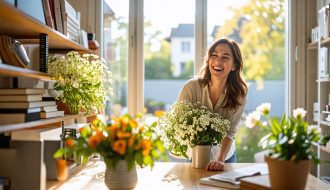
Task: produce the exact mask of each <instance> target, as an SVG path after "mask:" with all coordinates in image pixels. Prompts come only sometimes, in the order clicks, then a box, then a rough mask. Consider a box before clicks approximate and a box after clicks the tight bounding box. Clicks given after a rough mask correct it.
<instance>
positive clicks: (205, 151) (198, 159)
mask: <svg viewBox="0 0 330 190" xmlns="http://www.w3.org/2000/svg"><path fill="white" fill-rule="evenodd" d="M210 154H211V145H205V146H204V145H197V146H195V147H193V148H192V164H193V167H194V168H205V167H206V165H207V164H208V163H209V162H210Z"/></svg>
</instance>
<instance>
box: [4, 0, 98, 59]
mask: <svg viewBox="0 0 330 190" xmlns="http://www.w3.org/2000/svg"><path fill="white" fill-rule="evenodd" d="M0 23H1V24H0V35H7V36H10V37H14V38H36V37H38V36H39V34H40V33H46V34H48V40H49V49H52V50H56V49H61V50H67V51H70V50H75V51H78V52H85V53H95V52H94V51H92V50H90V49H86V48H84V47H83V46H82V45H80V44H78V43H76V42H74V41H72V40H70V39H68V38H67V37H66V36H65V35H63V34H62V33H60V32H58V31H56V30H55V29H53V28H50V27H48V26H46V25H44V24H42V23H40V22H39V21H37V20H36V19H34V18H32V17H31V16H30V15H28V14H25V13H23V12H22V11H20V10H18V9H17V8H15V7H14V6H12V5H10V4H8V3H6V2H5V1H0Z"/></svg>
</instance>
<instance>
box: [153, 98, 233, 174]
mask: <svg viewBox="0 0 330 190" xmlns="http://www.w3.org/2000/svg"><path fill="white" fill-rule="evenodd" d="M229 124H230V122H229V121H228V120H227V119H223V118H222V117H221V116H220V115H219V114H217V113H212V112H210V111H209V110H208V109H207V107H205V106H201V105H200V104H199V103H196V104H193V103H190V102H188V101H181V102H176V103H175V104H174V105H172V107H171V109H170V110H169V111H168V112H166V113H165V114H164V116H162V117H161V118H160V120H159V128H160V130H161V132H162V136H163V137H162V139H163V141H164V143H165V146H166V147H167V148H168V149H169V151H170V152H171V153H172V154H173V155H175V156H183V157H185V158H189V157H188V154H187V150H188V148H192V151H193V152H192V162H193V167H195V168H205V166H206V164H207V163H208V162H209V161H210V150H211V146H213V145H218V144H220V142H221V140H222V139H223V138H224V137H225V136H226V134H227V131H228V130H229ZM197 161H199V162H197Z"/></svg>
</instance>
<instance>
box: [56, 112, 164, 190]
mask: <svg viewBox="0 0 330 190" xmlns="http://www.w3.org/2000/svg"><path fill="white" fill-rule="evenodd" d="M156 125H157V123H156V122H155V123H153V124H151V125H146V124H144V123H143V122H142V120H141V115H138V116H135V117H131V116H130V115H128V114H126V115H123V116H121V117H120V118H112V119H111V120H109V121H108V124H107V122H105V121H103V120H102V119H96V120H94V121H93V122H92V126H91V127H89V126H86V127H83V128H81V129H80V137H79V138H67V139H66V140H65V144H66V146H65V147H64V148H61V149H59V150H58V151H57V152H56V153H55V154H54V157H55V158H62V157H63V155H66V156H70V155H73V154H75V155H76V156H77V157H82V163H86V162H87V161H88V159H89V157H90V156H91V155H92V154H98V155H100V156H101V157H102V159H103V160H104V162H105V165H106V171H105V183H106V185H107V186H108V187H109V188H110V187H111V188H114V189H116V188H120V189H131V188H134V187H135V185H136V183H137V174H136V167H135V165H136V164H138V165H139V166H140V167H145V166H151V167H153V165H154V160H166V159H167V157H166V154H165V148H164V147H163V143H162V141H161V140H160V136H158V135H157V134H156V132H155V130H154V129H155V127H156Z"/></svg>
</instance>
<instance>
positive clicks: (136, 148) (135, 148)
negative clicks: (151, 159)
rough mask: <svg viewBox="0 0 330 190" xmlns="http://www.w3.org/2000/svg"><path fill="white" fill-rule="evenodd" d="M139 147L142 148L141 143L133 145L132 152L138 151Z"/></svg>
mask: <svg viewBox="0 0 330 190" xmlns="http://www.w3.org/2000/svg"><path fill="white" fill-rule="evenodd" d="M141 146H142V145H141V143H139V144H137V145H135V147H134V150H139V149H140V148H141Z"/></svg>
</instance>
